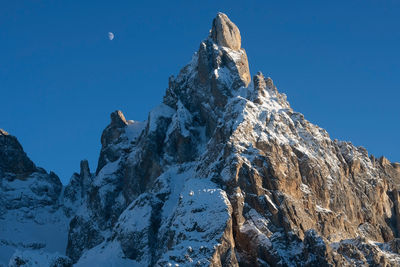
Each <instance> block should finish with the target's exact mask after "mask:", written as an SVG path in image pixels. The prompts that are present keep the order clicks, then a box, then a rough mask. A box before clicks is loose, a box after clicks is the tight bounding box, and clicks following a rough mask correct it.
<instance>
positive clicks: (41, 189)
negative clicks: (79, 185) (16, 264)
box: [0, 130, 69, 266]
mask: <svg viewBox="0 0 400 267" xmlns="http://www.w3.org/2000/svg"><path fill="white" fill-rule="evenodd" d="M61 197H62V184H61V182H60V180H59V178H58V177H57V175H55V174H54V173H52V172H50V173H47V172H46V171H45V170H43V169H41V168H38V167H36V166H35V164H34V163H33V162H32V161H31V160H30V159H29V158H28V157H27V156H26V154H25V152H24V151H23V149H22V147H21V145H20V144H19V142H18V140H17V139H16V138H15V137H13V136H11V135H9V134H8V133H7V132H5V131H3V130H0V266H1V265H3V266H6V265H8V262H9V260H10V258H11V257H12V256H13V255H14V256H13V260H11V262H13V261H14V260H16V259H18V258H19V259H22V254H24V253H25V254H29V258H32V257H34V256H32V255H42V258H43V255H52V254H54V255H52V256H51V258H48V259H46V260H47V261H46V262H47V263H48V262H51V261H56V260H59V259H61V258H62V256H61V255H63V254H64V255H65V250H66V246H67V238H68V234H67V233H68V226H69V219H68V217H67V216H66V215H65V213H64V211H63V210H62V209H61V208H60V205H61V202H60V198H61ZM14 253H15V254H14ZM39 258H40V257H39ZM44 260H45V259H41V262H43V261H44Z"/></svg>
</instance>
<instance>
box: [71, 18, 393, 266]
mask: <svg viewBox="0 0 400 267" xmlns="http://www.w3.org/2000/svg"><path fill="white" fill-rule="evenodd" d="M250 82H251V79H250V73H249V69H248V63H247V57H246V53H245V51H244V50H243V49H242V48H241V38H240V33H239V30H238V29H237V27H236V26H235V25H234V24H233V23H232V22H231V21H230V20H229V19H228V18H227V17H226V15H224V14H218V15H217V17H216V18H215V20H214V22H213V25H212V29H211V33H210V36H209V38H207V39H206V40H204V41H203V42H202V43H201V44H200V48H199V50H198V52H197V53H196V54H195V55H194V56H193V58H192V61H191V62H190V63H189V64H188V65H187V66H186V67H184V68H183V69H182V71H181V72H180V74H179V75H178V77H176V78H175V77H171V78H170V79H169V88H168V89H167V92H166V95H165V97H164V101H163V103H162V104H161V105H160V106H159V107H157V108H155V109H154V110H153V111H152V112H150V115H149V118H148V120H147V121H146V122H145V126H144V127H143V129H142V130H139V131H138V132H137V134H136V135H134V138H132V139H129V138H127V137H126V135H125V134H124V131H126V130H127V129H129V126H128V125H127V124H126V123H121V124H118V125H119V126H118V127H116V129H119V130H118V134H116V135H115V136H118V138H112V140H113V141H112V142H108V143H107V146H108V147H109V148H108V149H111V150H112V151H117V153H114V154H113V155H116V156H115V157H114V158H113V157H108V156H107V158H109V159H110V160H108V163H106V164H105V165H101V164H100V165H99V166H100V168H99V169H98V176H97V177H96V178H95V182H94V184H96V185H98V187H96V190H95V191H96V192H106V193H103V195H101V194H99V193H95V194H94V196H96V197H91V198H88V202H87V204H86V205H87V209H88V210H89V212H90V213H93V214H95V215H93V216H90V217H88V218H86V219H84V220H83V221H80V222H79V223H77V224H76V226H75V227H71V229H70V233H71V232H73V233H75V234H76V235H79V236H82V237H85V238H86V239H87V240H92V241H93V240H96V241H95V242H92V243H90V244H85V242H82V245H80V246H75V245H71V246H69V247H71V249H73V250H74V251H73V253H69V254H68V255H69V256H71V258H73V259H74V260H78V258H79V257H80V258H79V260H78V263H77V265H78V266H80V265H82V266H83V265H85V264H87V263H89V262H99V263H100V262H104V260H105V259H104V258H102V259H100V260H99V259H98V255H112V256H110V257H108V258H107V259H108V261H109V262H118V264H121V265H124V264H125V265H133V266H136V265H137V266H143V265H149V266H171V265H175V264H179V265H180V266H205V265H210V266H239V265H240V266H296V265H297V266H303V265H305V266H315V265H323V266H328V265H334V266H346V265H348V266H353V265H384V264H387V265H393V266H394V265H398V264H400V257H399V256H398V254H397V252H396V251H397V250H396V249H397V244H398V242H397V241H396V240H397V239H396V237H397V235H398V225H399V224H398V221H399V220H398V217H399V216H398V214H400V213H399V208H398V207H399V204H398V203H399V194H398V189H397V186H398V184H399V179H400V176H399V167H398V164H392V163H390V162H389V161H388V160H386V159H384V158H382V159H379V160H376V159H375V158H374V157H373V156H371V157H369V156H368V153H367V151H366V150H365V149H364V148H362V147H355V146H353V145H352V144H351V143H348V142H340V141H332V140H331V139H330V138H329V135H328V133H327V132H326V131H325V130H323V129H321V128H319V127H318V126H316V125H313V124H311V123H310V122H308V121H307V120H305V119H304V117H303V115H302V114H300V113H297V112H295V111H293V110H292V109H291V108H290V105H289V103H288V102H287V101H286V96H285V95H284V94H280V93H279V92H278V90H277V88H276V87H275V86H274V83H273V81H272V80H271V79H270V78H265V77H264V76H263V74H262V73H258V74H257V75H256V76H254V78H253V83H250ZM121 121H124V120H121ZM112 125H113V122H111V124H110V126H108V127H107V128H106V130H105V133H106V131H107V133H106V135H109V134H108V132H109V130H107V129H111V128H113V126H112ZM114 128H115V127H114ZM105 133H103V136H104V135H105ZM111 136H114V135H111ZM102 139H103V138H102ZM102 144H103V149H104V147H105V146H104V142H102ZM101 157H102V156H101ZM106 173H107V175H106ZM109 177H113V178H112V179H110V178H109ZM96 180H97V181H96ZM110 185H112V186H111V189H110V188H109V187H110ZM93 188H95V187H93ZM93 192H94V191H93ZM104 194H105V195H104ZM105 196H106V197H105ZM104 199H107V201H105V205H111V206H110V207H115V206H114V205H116V203H118V206H117V208H108V209H105V208H104V206H102V205H104V204H102V202H101V201H100V200H104ZM96 207H103V208H101V209H97V208H96ZM110 210H112V214H109V212H110ZM119 214H121V215H119ZM118 215H119V216H118ZM99 218H101V219H99ZM79 219H80V220H82V217H79ZM82 225H86V226H85V227H84V229H82ZM75 237H76V236H71V235H70V241H71V240H72V241H75V240H76V239H75ZM99 237H100V238H99ZM77 248H78V249H77ZM81 255H82V256H81Z"/></svg>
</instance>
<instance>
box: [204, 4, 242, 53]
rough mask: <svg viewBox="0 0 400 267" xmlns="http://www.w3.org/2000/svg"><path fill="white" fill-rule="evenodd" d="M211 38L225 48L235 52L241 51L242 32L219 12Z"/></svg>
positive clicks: (213, 24) (213, 25)
mask: <svg viewBox="0 0 400 267" xmlns="http://www.w3.org/2000/svg"><path fill="white" fill-rule="evenodd" d="M210 36H211V39H212V40H213V41H214V42H215V43H216V44H218V45H220V46H225V47H228V48H230V49H233V50H239V49H240V45H241V37H240V31H239V29H238V27H237V26H236V25H235V24H234V23H233V22H232V21H231V20H230V19H229V18H228V16H227V15H225V14H224V13H221V12H219V13H218V14H217V16H216V17H215V19H214V21H213V23H212V29H211V33H210Z"/></svg>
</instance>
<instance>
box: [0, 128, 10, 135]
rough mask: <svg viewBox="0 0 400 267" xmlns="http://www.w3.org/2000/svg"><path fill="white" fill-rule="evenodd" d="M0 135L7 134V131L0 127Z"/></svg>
mask: <svg viewBox="0 0 400 267" xmlns="http://www.w3.org/2000/svg"><path fill="white" fill-rule="evenodd" d="M0 135H9V133H7V132H6V131H4V130H3V129H0Z"/></svg>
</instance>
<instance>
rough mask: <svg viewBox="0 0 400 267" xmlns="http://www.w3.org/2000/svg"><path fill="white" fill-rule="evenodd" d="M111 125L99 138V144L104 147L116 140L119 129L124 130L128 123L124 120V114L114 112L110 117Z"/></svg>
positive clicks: (119, 132)
mask: <svg viewBox="0 0 400 267" xmlns="http://www.w3.org/2000/svg"><path fill="white" fill-rule="evenodd" d="M110 117H111V123H110V125H108V126H107V128H106V129H105V130H104V132H103V134H102V136H101V144H102V146H103V148H104V147H106V146H107V145H109V144H110V143H112V142H113V141H115V140H116V139H118V137H119V136H120V135H121V128H124V127H125V126H126V125H128V122H127V121H126V119H125V116H124V114H123V113H122V111H121V110H116V111H114V112H113V113H111V115H110Z"/></svg>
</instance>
